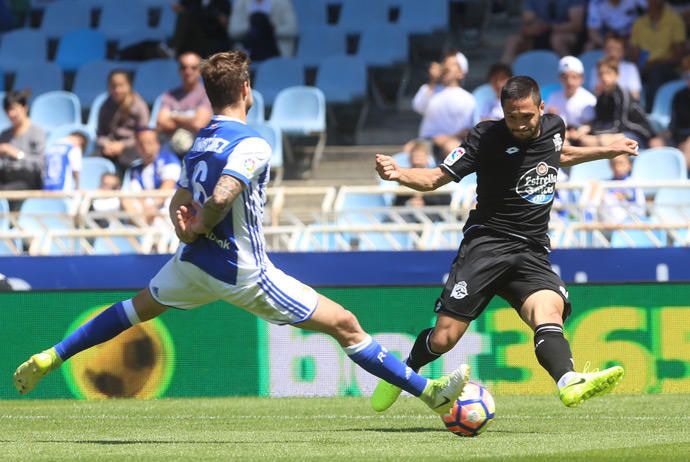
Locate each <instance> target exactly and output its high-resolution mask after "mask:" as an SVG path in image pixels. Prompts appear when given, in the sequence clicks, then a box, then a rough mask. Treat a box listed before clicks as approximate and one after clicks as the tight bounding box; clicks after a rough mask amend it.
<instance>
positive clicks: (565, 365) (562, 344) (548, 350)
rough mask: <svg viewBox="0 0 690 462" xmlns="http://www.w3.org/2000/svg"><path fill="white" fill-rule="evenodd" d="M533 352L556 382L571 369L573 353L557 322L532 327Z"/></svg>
mask: <svg viewBox="0 0 690 462" xmlns="http://www.w3.org/2000/svg"><path fill="white" fill-rule="evenodd" d="M534 353H535V354H536V355H537V360H538V361H539V364H541V366H542V367H543V368H544V369H546V371H547V372H548V373H549V374H550V375H551V377H553V379H554V380H555V381H556V382H558V379H560V378H561V377H563V374H565V373H566V372H570V371H572V370H573V354H572V353H571V352H570V345H569V344H568V341H567V340H566V339H565V337H564V336H563V327H562V326H559V325H558V324H540V325H539V326H537V328H536V329H534Z"/></svg>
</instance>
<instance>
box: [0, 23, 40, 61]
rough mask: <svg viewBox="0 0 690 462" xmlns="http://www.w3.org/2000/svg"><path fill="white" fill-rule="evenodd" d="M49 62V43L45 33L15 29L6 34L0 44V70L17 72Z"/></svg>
mask: <svg viewBox="0 0 690 462" xmlns="http://www.w3.org/2000/svg"><path fill="white" fill-rule="evenodd" d="M47 60H48V41H47V39H46V36H45V34H44V33H43V31H40V30H36V29H15V30H11V31H9V32H5V33H4V34H3V35H2V42H0V63H2V64H0V68H2V70H3V71H16V70H17V69H18V68H20V67H25V66H27V65H33V64H36V63H44V62H47Z"/></svg>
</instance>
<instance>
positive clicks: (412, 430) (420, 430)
mask: <svg viewBox="0 0 690 462" xmlns="http://www.w3.org/2000/svg"><path fill="white" fill-rule="evenodd" d="M340 431H347V432H351V431H360V432H372V433H425V432H447V431H448V430H446V429H445V428H430V427H414V428H348V429H344V430H340Z"/></svg>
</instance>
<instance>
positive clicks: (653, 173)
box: [630, 146, 688, 181]
mask: <svg viewBox="0 0 690 462" xmlns="http://www.w3.org/2000/svg"><path fill="white" fill-rule="evenodd" d="M687 175H688V171H687V166H686V164H685V158H684V157H683V153H682V152H680V151H679V150H678V149H676V148H673V147H669V146H666V147H663V148H652V149H645V150H643V151H640V154H639V155H638V156H637V157H636V158H635V161H634V162H633V167H632V172H631V173H630V178H631V179H633V180H637V181H641V180H642V181H644V180H651V181H655V180H686V179H687Z"/></svg>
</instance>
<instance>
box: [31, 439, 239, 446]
mask: <svg viewBox="0 0 690 462" xmlns="http://www.w3.org/2000/svg"><path fill="white" fill-rule="evenodd" d="M37 443H53V444H54V443H71V444H102V445H106V446H117V445H123V444H180V443H187V444H218V443H230V441H179V440H175V441H165V440H74V441H68V440H59V441H55V440H44V441H37ZM232 443H235V441H232Z"/></svg>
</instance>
